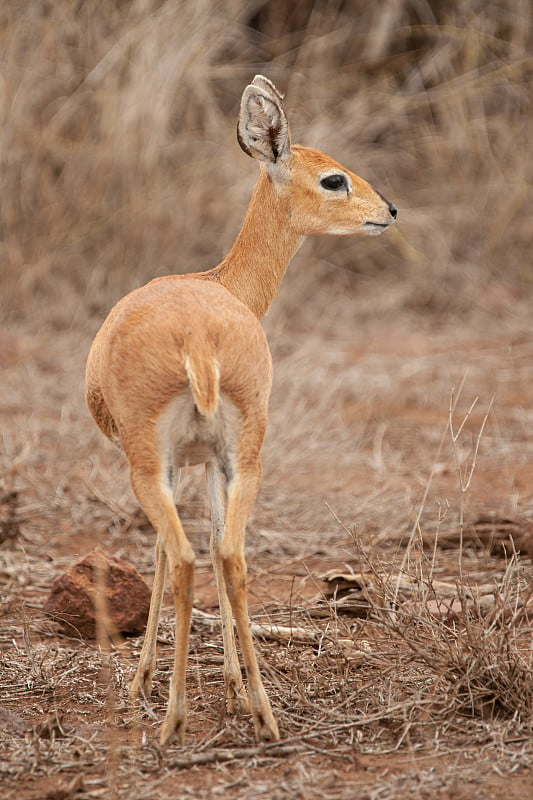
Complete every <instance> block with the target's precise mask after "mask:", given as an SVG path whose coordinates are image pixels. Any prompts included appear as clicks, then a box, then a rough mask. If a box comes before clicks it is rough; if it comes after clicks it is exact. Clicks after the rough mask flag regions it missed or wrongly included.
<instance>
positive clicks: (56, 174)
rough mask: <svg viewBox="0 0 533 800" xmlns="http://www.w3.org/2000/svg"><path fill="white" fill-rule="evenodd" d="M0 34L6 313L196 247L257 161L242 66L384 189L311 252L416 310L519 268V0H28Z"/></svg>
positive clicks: (324, 143) (197, 251)
mask: <svg viewBox="0 0 533 800" xmlns="http://www.w3.org/2000/svg"><path fill="white" fill-rule="evenodd" d="M0 42H1V52H2V56H1V64H2V67H1V76H2V77H1V79H0V118H1V128H0V146H1V156H0V169H1V175H2V197H1V200H0V204H1V205H0V215H1V222H2V252H1V256H0V257H1V259H2V277H3V293H2V294H3V306H4V307H3V313H4V314H6V313H10V312H11V313H13V312H15V313H16V314H19V315H20V314H28V315H29V314H35V313H37V312H38V311H40V312H41V313H42V312H43V311H44V312H45V313H46V314H47V318H50V317H52V318H54V319H55V321H56V323H62V324H65V323H68V324H70V322H71V321H72V317H73V316H77V317H78V318H80V315H82V314H83V312H84V311H89V312H91V310H92V309H95V308H96V309H97V310H98V314H99V316H101V312H102V307H107V306H108V305H109V304H110V303H111V302H112V301H114V300H115V299H116V298H117V297H118V296H119V295H120V294H123V293H124V292H125V291H127V290H128V289H130V288H132V286H134V285H136V284H138V283H139V282H143V281H145V280H147V279H149V278H150V277H152V276H153V275H155V274H161V273H166V272H171V271H189V270H195V269H198V268H205V267H207V266H210V265H213V264H215V263H216V262H217V261H218V260H219V259H220V257H221V256H222V254H223V253H224V251H225V250H226V249H227V247H228V246H229V244H230V243H231V241H232V239H233V237H234V235H235V232H236V230H237V227H238V224H239V218H240V216H241V215H242V213H243V210H244V207H245V204H246V202H247V197H248V194H249V190H250V186H251V184H252V182H253V178H254V176H255V174H256V173H255V171H254V169H253V168H252V166H251V165H250V164H247V163H246V161H245V159H244V157H243V156H242V154H241V153H240V151H239V150H238V147H237V145H236V144H235V138H234V125H235V116H236V107H237V104H238V100H239V96H240V92H241V91H242V87H243V85H244V83H245V82H246V81H247V80H248V79H249V78H250V77H251V76H252V75H253V74H254V73H255V72H257V71H263V72H265V73H266V74H268V75H269V76H270V77H272V78H273V79H274V80H275V81H276V82H277V83H278V84H279V86H280V87H281V88H282V89H284V90H287V94H288V97H287V102H288V106H289V111H290V112H291V119H292V121H293V128H294V134H295V137H294V138H295V139H302V140H304V142H305V143H307V144H310V145H318V146H321V147H323V148H324V149H326V150H327V151H328V152H331V154H332V155H334V156H337V157H338V158H339V159H341V160H342V161H345V162H346V163H348V164H349V165H350V166H353V167H354V168H355V169H356V170H360V171H361V172H362V173H363V174H364V175H366V176H367V177H369V178H370V179H371V180H373V181H374V182H375V183H376V185H378V187H379V188H381V189H382V190H383V191H384V192H385V193H386V194H387V195H389V196H390V197H391V198H392V199H393V200H394V201H395V202H396V203H397V204H398V205H399V207H400V221H401V225H400V226H399V227H398V229H397V230H396V231H394V232H392V235H391V236H390V237H389V238H388V239H387V240H386V239H385V238H384V239H383V240H382V241H377V242H369V243H367V244H365V247H364V248H361V249H360V250H359V252H357V249H355V248H354V247H353V246H342V245H340V244H339V246H337V247H336V248H335V249H334V252H333V254H330V247H329V244H328V243H327V242H324V241H322V242H318V241H317V243H316V244H315V245H314V247H313V248H312V250H311V258H313V257H315V258H316V257H318V258H320V259H322V260H329V263H330V265H333V266H334V267H342V268H346V269H350V270H355V271H357V272H361V273H363V274H364V275H366V274H371V275H372V274H375V273H376V272H377V271H378V270H386V269H390V270H392V271H394V272H398V271H399V272H400V275H402V274H403V275H408V276H409V277H410V279H411V281H412V291H411V293H410V297H409V299H408V302H409V303H411V304H414V305H416V306H417V307H420V306H422V307H425V306H429V307H431V308H435V307H436V308H443V307H447V306H449V305H452V306H453V307H457V306H459V307H463V306H465V307H466V306H468V305H469V304H470V303H471V301H472V299H473V298H474V297H475V296H476V293H477V292H478V291H479V288H480V286H482V285H484V284H485V282H486V281H487V280H488V279H489V277H490V278H495V277H501V276H502V274H505V276H506V279H511V280H512V281H517V282H519V283H520V282H524V281H526V282H529V281H530V280H531V268H530V265H529V258H528V251H529V242H530V240H531V236H532V224H533V223H532V222H531V220H532V219H533V214H532V213H531V197H530V194H529V193H528V189H527V187H528V185H530V183H531V177H532V176H531V158H530V156H529V151H528V138H529V137H528V135H527V131H528V126H529V125H530V123H531V105H530V102H529V91H528V87H529V84H530V79H531V72H532V68H533V62H532V59H531V56H530V55H529V53H530V52H531V45H532V25H531V9H530V6H529V4H528V3H527V2H516V0H496V1H495V2H491V3H489V4H487V3H485V2H481V0H471V2H464V3H460V4H457V3H452V2H446V3H440V2H439V3H437V2H435V1H434V0H431V2H427V3H417V4H414V3H409V2H407V0H398V2H396V3H394V4H392V3H391V4H389V3H387V4H382V5H377V6H372V5H369V4H368V3H364V2H362V0H344V2H339V0H320V1H319V2H315V3H311V2H308V0H298V2H296V3H294V2H290V3H289V2H281V3H275V4H273V3H264V2H260V1H259V0H258V1H257V2H254V3H245V2H243V0H223V1H222V2H217V3H215V2H214V0H200V2H195V3H190V2H186V0H172V1H171V0H167V1H166V2H161V0H137V1H136V2H133V3H111V2H109V3H99V4H94V3H88V2H83V1H82V2H80V3H77V4H73V3H70V2H68V0H59V2H54V3H51V2H47V1H46V0H28V2H26V3H15V4H9V3H6V4H4V5H3V7H2V10H1V11H0ZM29 53H31V58H28V54H29ZM228 209H233V210H232V211H231V213H228ZM308 252H309V251H308ZM421 264H425V265H426V270H425V271H420V269H419V267H420V265H421ZM302 281H305V276H302ZM66 290H69V291H71V292H73V293H74V295H77V296H80V295H81V297H82V303H81V305H80V304H76V306H75V311H73V310H72V308H69V303H65V304H61V308H59V307H57V306H58V304H57V302H56V301H57V296H58V292H64V291H66ZM68 296H69V297H70V295H68Z"/></svg>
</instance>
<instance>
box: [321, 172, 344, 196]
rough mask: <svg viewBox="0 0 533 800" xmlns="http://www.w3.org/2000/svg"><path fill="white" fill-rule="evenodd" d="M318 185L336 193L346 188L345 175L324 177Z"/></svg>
mask: <svg viewBox="0 0 533 800" xmlns="http://www.w3.org/2000/svg"><path fill="white" fill-rule="evenodd" d="M320 185H321V186H323V187H324V189H329V190H330V191H332V192H338V191H339V189H347V188H348V184H347V183H346V176H345V175H326V177H325V178H322V180H321V181H320Z"/></svg>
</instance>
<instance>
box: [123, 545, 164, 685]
mask: <svg viewBox="0 0 533 800" xmlns="http://www.w3.org/2000/svg"><path fill="white" fill-rule="evenodd" d="M166 567H167V556H166V553H165V547H164V545H163V542H162V541H161V539H160V537H159V536H158V537H157V541H156V545H155V573H154V583H153V586H152V596H151V598H150V610H149V612H148V622H147V623H146V633H145V634H144V642H143V646H142V650H141V655H140V658H139V665H138V667H137V672H136V673H135V677H134V679H133V682H132V684H131V687H130V697H149V696H150V695H151V693H152V678H153V674H154V671H155V667H156V662H157V627H158V625H159V615H160V613H161V603H162V600H163V591H164V589H165V573H166Z"/></svg>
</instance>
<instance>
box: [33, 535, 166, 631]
mask: <svg viewBox="0 0 533 800" xmlns="http://www.w3.org/2000/svg"><path fill="white" fill-rule="evenodd" d="M99 585H100V586H102V588H103V590H104V592H103V595H104V597H103V600H104V603H102V602H99V601H98V597H97V588H98V587H99ZM96 607H98V608H100V609H101V608H102V607H103V608H106V607H107V614H108V615H109V619H110V623H111V624H110V625H109V626H108V627H110V628H111V629H112V631H113V629H114V632H116V631H120V632H121V633H125V634H130V635H137V634H139V633H142V632H143V630H144V628H145V627H146V621H147V619H148V609H149V607H150V589H149V588H148V586H147V585H146V583H145V582H144V580H143V578H142V577H141V575H140V574H139V572H137V570H136V569H135V567H132V566H131V564H128V563H127V562H126V561H123V560H122V559H120V558H117V557H116V556H108V555H106V554H105V553H103V552H102V551H101V550H93V551H92V552H91V553H89V554H88V555H87V556H85V557H84V558H82V559H81V560H80V561H77V562H76V563H75V564H72V566H71V567H70V569H69V570H68V572H65V573H64V574H63V575H59V576H58V577H57V578H56V579H55V580H54V583H53V585H52V590H51V592H50V595H49V597H48V600H47V601H46V604H45V607H44V610H45V612H46V613H47V614H49V615H50V616H52V617H53V618H54V619H56V620H58V621H59V622H61V623H62V627H63V628H64V630H65V632H66V633H69V634H70V635H71V636H78V635H80V636H82V637H83V638H85V639H95V638H96V617H97V612H96ZM100 613H101V612H100ZM112 631H111V632H112Z"/></svg>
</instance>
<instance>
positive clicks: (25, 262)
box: [0, 0, 533, 800]
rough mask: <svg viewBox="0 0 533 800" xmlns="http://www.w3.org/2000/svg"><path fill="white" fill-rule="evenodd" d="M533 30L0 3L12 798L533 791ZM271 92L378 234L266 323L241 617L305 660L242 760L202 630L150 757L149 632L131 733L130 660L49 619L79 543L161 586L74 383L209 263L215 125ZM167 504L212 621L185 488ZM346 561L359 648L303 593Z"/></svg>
mask: <svg viewBox="0 0 533 800" xmlns="http://www.w3.org/2000/svg"><path fill="white" fill-rule="evenodd" d="M532 25H533V23H532V12H531V10H530V7H529V3H527V2H525V0H498V1H497V2H491V3H486V2H475V0H472V1H471V2H464V3H453V2H445V3H436V2H422V3H417V4H413V3H407V2H405V1H404V0H398V2H395V3H384V4H368V3H363V2H361V1H360V0H345V1H344V2H342V3H341V2H338V1H337V0H319V2H315V3H309V2H304V0H298V1H297V2H292V3H264V2H261V0H257V2H252V3H244V2H241V0H222V2H219V3H216V4H215V3H213V2H210V1H209V0H201V2H196V3H190V2H185V0H181V1H180V0H175V2H170V0H167V2H161V1H160V0H158V1H157V2H156V0H137V2H133V3H126V4H124V3H114V2H106V3H99V4H89V3H84V2H81V3H78V4H72V3H70V2H67V0H59V1H58V2H55V3H49V2H27V3H11V4H10V3H6V4H4V5H3V6H2V9H1V10H0V44H1V47H0V53H1V55H0V64H1V67H0V114H1V125H0V170H1V175H2V194H1V197H0V226H1V227H0V230H1V234H0V235H1V239H0V264H1V267H0V270H1V281H2V291H1V293H0V304H1V305H0V319H1V321H2V328H1V329H0V370H1V378H0V413H1V415H2V429H1V433H0V437H1V438H0V442H1V445H0V470H1V473H0V537H1V539H2V541H1V542H0V575H1V578H2V583H3V589H2V615H3V623H2V632H1V634H0V646H1V654H0V674H1V681H0V715H1V716H0V719H1V721H2V726H0V727H1V733H0V741H1V747H2V753H3V755H4V758H3V759H2V765H1V766H0V774H1V781H2V785H3V786H5V787H6V797H7V798H11V797H13V798H15V797H16V798H17V800H30V799H31V800H37V798H40V799H41V798H43V797H47V798H49V800H52V799H53V798H55V800H58V798H59V797H65V798H71V797H72V798H74V797H79V798H80V800H81V798H85V797H87V798H99V797H135V798H139V800H140V798H145V797H146V798H150V799H151V800H153V798H158V797H160V798H167V797H178V796H179V797H187V796H194V797H198V798H200V797H216V796H218V795H223V796H226V797H231V798H249V797H250V796H257V797H261V796H263V797H268V798H284V797H301V798H306V799H307V798H315V797H320V798H329V797H331V798H351V797H353V796H354V794H355V793H356V792H357V795H358V796H360V797H369V798H370V797H371V798H376V800H377V798H379V800H387V799H388V798H395V799H396V798H401V797H406V798H407V797H413V798H414V797H416V798H425V797H431V798H432V800H434V798H437V800H452V798H453V799H454V800H460V798H463V797H465V796H468V797H469V798H480V799H481V798H483V800H484V798H486V797H488V796H494V797H496V798H500V797H501V798H503V797H505V798H506V800H515V798H519V797H520V798H522V797H524V796H525V795H526V792H527V787H528V781H530V777H531V775H530V770H531V763H532V757H533V754H532V750H531V733H532V730H531V729H532V719H533V716H532V715H533V697H532V690H531V686H532V685H533V681H532V662H531V619H530V616H531V614H530V611H528V603H530V596H531V562H530V560H529V559H528V558H527V557H526V556H525V555H524V554H525V552H526V550H527V547H526V546H527V543H528V542H530V539H531V529H532V511H531V509H532V502H533V495H532V492H531V485H532V479H533V469H532V467H531V464H532V463H533V445H532V442H531V437H530V432H531V425H532V423H533V417H532V413H531V403H530V394H531V382H532V380H533V374H532V371H533V367H532V364H533V346H532V345H531V337H530V303H531V291H532V287H531V283H532V278H533V274H532V272H531V259H530V242H531V239H532V237H533V222H532V220H533V208H532V205H533V199H532V197H531V192H530V186H531V182H532V179H533V175H532V159H531V155H530V152H529V150H530V148H529V138H530V137H529V131H530V128H531V122H532V110H531V103H530V84H531V76H532V72H533V61H532V56H531V52H532V45H533V27H532ZM28 53H31V58H28ZM258 71H262V72H264V73H265V74H267V75H269V76H270V77H271V78H273V79H274V81H275V82H276V83H277V84H278V85H279V86H280V88H282V89H284V90H286V92H287V105H288V109H289V113H290V118H291V121H292V127H293V133H294V139H295V140H301V141H303V142H304V143H305V144H309V145H314V146H319V147H321V148H323V149H324V150H326V151H327V152H328V153H330V154H331V155H332V156H334V157H337V158H338V159H339V160H340V161H341V162H344V163H346V164H347V165H348V166H350V167H353V168H354V169H355V171H360V172H361V173H362V174H363V175H364V176H365V177H367V178H369V179H370V180H371V181H372V182H373V183H374V184H375V185H376V186H377V187H378V188H379V189H380V190H382V191H383V192H384V193H385V194H386V196H388V197H390V198H391V200H393V201H394V202H395V203H396V204H397V205H398V207H399V215H400V216H399V225H398V226H397V229H396V230H393V231H392V232H391V235H388V236H387V237H382V238H380V239H377V240H372V241H357V242H356V241H354V240H348V239H347V240H339V239H323V240H319V239H317V240H316V241H310V242H308V243H307V244H306V245H305V246H304V248H303V249H302V251H301V252H300V253H299V255H298V257H297V258H296V259H295V263H294V265H293V266H292V267H291V269H290V271H289V274H288V275H287V278H286V280H285V282H284V284H283V287H282V289H281V291H280V294H279V297H278V299H277V300H276V302H275V304H274V306H273V308H272V311H271V313H270V314H269V316H268V318H267V320H266V321H265V328H266V331H267V335H268V338H269V342H270V344H271V348H272V352H273V356H274V363H275V384H274V391H273V395H272V402H271V413H270V423H269V432H268V437H267V441H266V443H265V448H264V478H263V483H262V487H261V492H260V496H259V498H258V501H257V504H256V507H255V510H254V514H253V519H252V522H251V525H250V529H249V536H248V548H249V560H250V577H251V589H250V596H251V605H252V612H253V617H254V621H255V622H256V623H263V624H267V625H268V624H272V623H273V624H278V625H284V626H293V627H295V626H297V627H302V628H307V629H309V630H310V631H312V633H313V636H312V637H310V638H311V640H310V641H309V642H305V641H296V640H294V641H291V642H289V643H287V642H281V641H279V642H276V641H274V642H272V641H269V642H266V641H261V640H258V648H259V652H260V654H261V662H262V671H263V673H264V675H265V678H266V682H267V685H268V690H269V693H270V695H271V696H272V698H273V703H274V706H275V708H276V713H277V715H278V717H279V720H280V727H281V729H282V731H283V735H284V737H285V738H284V741H283V742H281V743H280V744H279V745H273V746H268V747H261V748H258V747H256V746H255V745H253V744H251V728H250V724H249V720H246V719H245V720H227V719H226V718H225V716H224V713H223V709H222V695H223V686H222V675H221V657H222V653H221V643H220V637H219V635H218V633H217V632H216V631H215V632H212V631H210V630H208V628H207V627H206V626H205V625H204V624H201V623H200V622H199V621H198V619H197V621H196V622H195V624H194V628H193V636H192V648H191V669H190V672H189V699H190V707H191V708H190V710H191V714H190V731H189V738H188V743H187V747H186V748H185V749H184V750H179V749H176V748H170V749H169V750H168V751H166V752H162V751H160V750H159V748H158V746H157V745H156V744H155V741H156V730H157V727H158V725H159V723H160V721H161V718H162V715H163V712H164V706H165V701H166V693H167V692H168V675H169V670H170V663H171V656H172V635H173V634H172V622H173V621H172V616H171V614H170V612H169V611H168V612H167V615H166V616H165V619H164V620H163V625H162V629H161V637H160V639H161V641H160V650H161V654H160V655H161V658H160V663H159V671H158V675H157V680H156V686H155V694H154V698H153V704H151V705H149V706H147V707H146V708H145V709H139V708H137V707H132V706H131V705H130V704H129V701H128V699H127V684H128V682H129V680H130V679H131V676H132V674H133V671H134V667H135V664H136V659H137V657H138V652H139V647H140V645H139V643H138V641H136V640H135V641H134V640H128V641H126V642H124V643H123V644H122V645H121V646H120V647H117V648H114V649H113V648H111V649H110V650H109V651H106V650H105V648H100V649H99V648H96V647H92V646H88V645H86V644H85V643H83V642H77V641H73V640H72V641H70V640H67V639H65V638H64V637H61V636H60V635H59V634H58V629H57V627H56V626H55V624H54V623H53V622H52V621H50V620H46V619H45V618H44V617H43V615H42V612H41V608H42V605H43V602H44V599H45V597H46V594H47V592H48V591H49V588H50V586H51V583H52V580H53V577H54V576H55V575H56V574H57V573H58V572H60V571H61V570H63V569H65V568H66V567H67V565H68V564H69V563H70V562H71V561H72V560H73V559H74V558H75V557H76V555H77V554H84V553H85V552H86V551H87V550H89V549H90V548H91V547H92V546H93V545H94V544H99V545H100V546H103V547H105V549H107V550H109V551H111V552H114V553H116V554H117V555H121V556H123V557H126V558H128V559H129V560H131V561H132V562H134V563H135V564H136V565H137V566H138V567H139V568H140V569H141V570H142V571H143V572H144V573H145V574H146V575H147V576H150V575H151V573H152V570H153V552H152V547H153V534H152V532H151V531H150V529H149V528H148V527H147V526H146V525H144V524H143V521H142V519H141V518H140V517H139V516H138V515H137V514H136V505H135V503H134V501H133V498H132V495H131V491H130V488H129V484H128V480H127V475H126V473H125V468H124V464H123V462H122V460H121V457H120V456H119V455H118V454H117V453H116V452H115V451H114V450H113V449H112V448H111V447H110V446H108V445H107V444H106V443H105V442H103V441H102V440H101V437H100V435H99V433H98V431H97V430H96V429H95V428H94V426H93V425H92V423H91V422H90V420H89V419H88V417H87V414H86V412H85V410H84V406H83V396H82V387H83V365H84V360H85V355H86V352H87V350H88V346H89V343H90V340H91V336H92V335H93V333H94V331H95V329H96V327H97V326H98V325H99V324H100V322H101V320H102V319H103V316H104V314H105V311H106V309H107V308H108V307H109V306H110V305H112V303H113V302H115V301H116V299H117V298H118V297H119V296H121V295H122V294H124V293H125V292H126V291H128V290H129V289H131V288H132V287H133V286H136V285H138V284H139V283H142V282H144V281H146V280H148V279H149V278H150V277H152V276H154V275H157V274H163V273H167V272H172V271H189V270H194V269H200V268H202V269H204V268H206V267H207V266H210V265H213V264H215V263H216V262H217V261H218V260H219V259H220V257H221V256H222V255H223V253H224V252H225V251H226V250H227V248H228V246H229V245H230V243H231V241H232V240H233V237H234V235H235V233H236V231H237V229H238V225H239V220H240V218H241V217H242V214H243V213H244V209H245V206H246V203H247V200H248V196H249V193H250V189H251V186H252V184H253V181H254V179H255V175H256V172H255V168H254V167H253V166H252V165H251V162H249V161H247V159H246V158H245V157H244V156H243V154H242V153H241V152H240V150H239V148H238V147H237V145H236V142H235V134H234V127H235V112H236V107H237V103H238V100H239V97H240V93H241V91H242V87H243V85H244V84H245V82H246V81H247V80H248V79H249V78H250V77H251V76H253V74H255V73H256V72H258ZM452 387H455V390H454V394H453V396H452ZM459 388H460V389H461V390H460V391H459ZM451 397H453V399H452V400H450V398H451ZM476 397H478V398H479V399H478V401H477V402H476V403H475V404H474V400H475V398H476ZM493 397H494V400H493V399H492V398H493ZM450 420H451V421H452V426H453V430H454V431H455V434H458V435H454V437H452V436H451V434H450ZM180 502H181V512H182V516H183V517H184V521H185V524H186V527H187V530H188V531H189V532H190V533H191V540H192V542H193V545H194V547H195V550H196V552H197V554H198V562H199V564H198V567H199V568H198V580H197V606H198V608H200V609H202V610H204V611H206V610H207V611H211V610H212V605H213V587H212V585H211V577H210V575H211V573H210V571H209V566H208V547H207V537H206V531H207V529H208V524H209V523H208V519H207V509H206V504H205V492H204V489H203V485H202V480H201V476H199V475H197V474H195V473H193V474H191V475H187V476H186V478H185V481H184V486H183V495H182V497H181V499H180ZM487 520H489V522H488V523H487ZM483 526H485V527H483ZM487 526H488V528H489V529H490V530H489V532H488V534H486V535H485V531H486V528H487ZM482 531H483V535H482ZM509 532H511V533H512V534H513V536H514V537H515V538H514V546H513V544H512V543H511V542H510V540H509V538H508V534H509ZM489 534H490V535H489ZM502 536H503V537H504V540H505V541H504V542H503V544H502V545H501V546H500V547H499V549H495V548H494V547H493V544H492V543H493V540H494V537H496V538H498V537H500V539H498V541H500V540H501V537H502ZM519 540H520V541H523V542H525V546H524V548H522V552H521V555H519V556H518V555H517V554H516V553H515V552H514V551H515V549H516V548H517V547H518V549H520V547H521V545H520V542H519ZM500 544H501V542H500ZM346 564H347V565H348V567H349V568H351V569H354V570H356V571H357V570H360V569H364V570H365V571H366V573H367V574H368V575H369V576H371V577H372V580H373V582H374V586H375V592H374V594H373V595H372V597H371V602H370V603H369V604H368V609H367V617H366V618H360V617H353V616H351V615H350V614H348V613H346V610H345V609H343V607H342V604H340V603H339V602H337V601H336V600H335V599H330V600H329V601H327V602H325V601H324V599H323V597H322V593H323V591H324V585H323V583H322V581H321V579H320V575H321V574H322V573H323V572H325V571H326V570H327V569H329V568H336V569H339V568H342V569H344V565H346ZM398 576H401V577H402V579H404V580H407V579H409V580H410V581H411V584H412V586H413V587H414V589H413V591H412V592H411V593H408V594H407V595H404V594H402V592H401V591H400V590H399V589H398ZM440 582H447V583H448V584H451V585H452V586H453V587H455V594H454V595H453V598H452V600H450V598H449V597H448V598H444V599H443V598H442V596H441V594H440V591H441V588H440ZM480 586H485V587H486V586H490V587H491V590H490V592H489V594H486V593H485V594H480V593H479V587H480ZM487 597H490V598H492V600H491V602H490V603H488V602H487V600H486V598H487ZM361 642H368V643H369V646H370V652H369V654H368V657H367V658H366V659H365V661H364V662H363V663H361V660H360V657H359V649H358V648H359V646H360V644H361ZM102 720H105V721H106V723H107V724H106V725H105V726H104V725H102ZM273 764H275V767H276V769H275V770H273V766H272V765H273ZM178 770H181V772H180V773H179V775H177V771H178ZM273 776H274V777H273Z"/></svg>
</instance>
